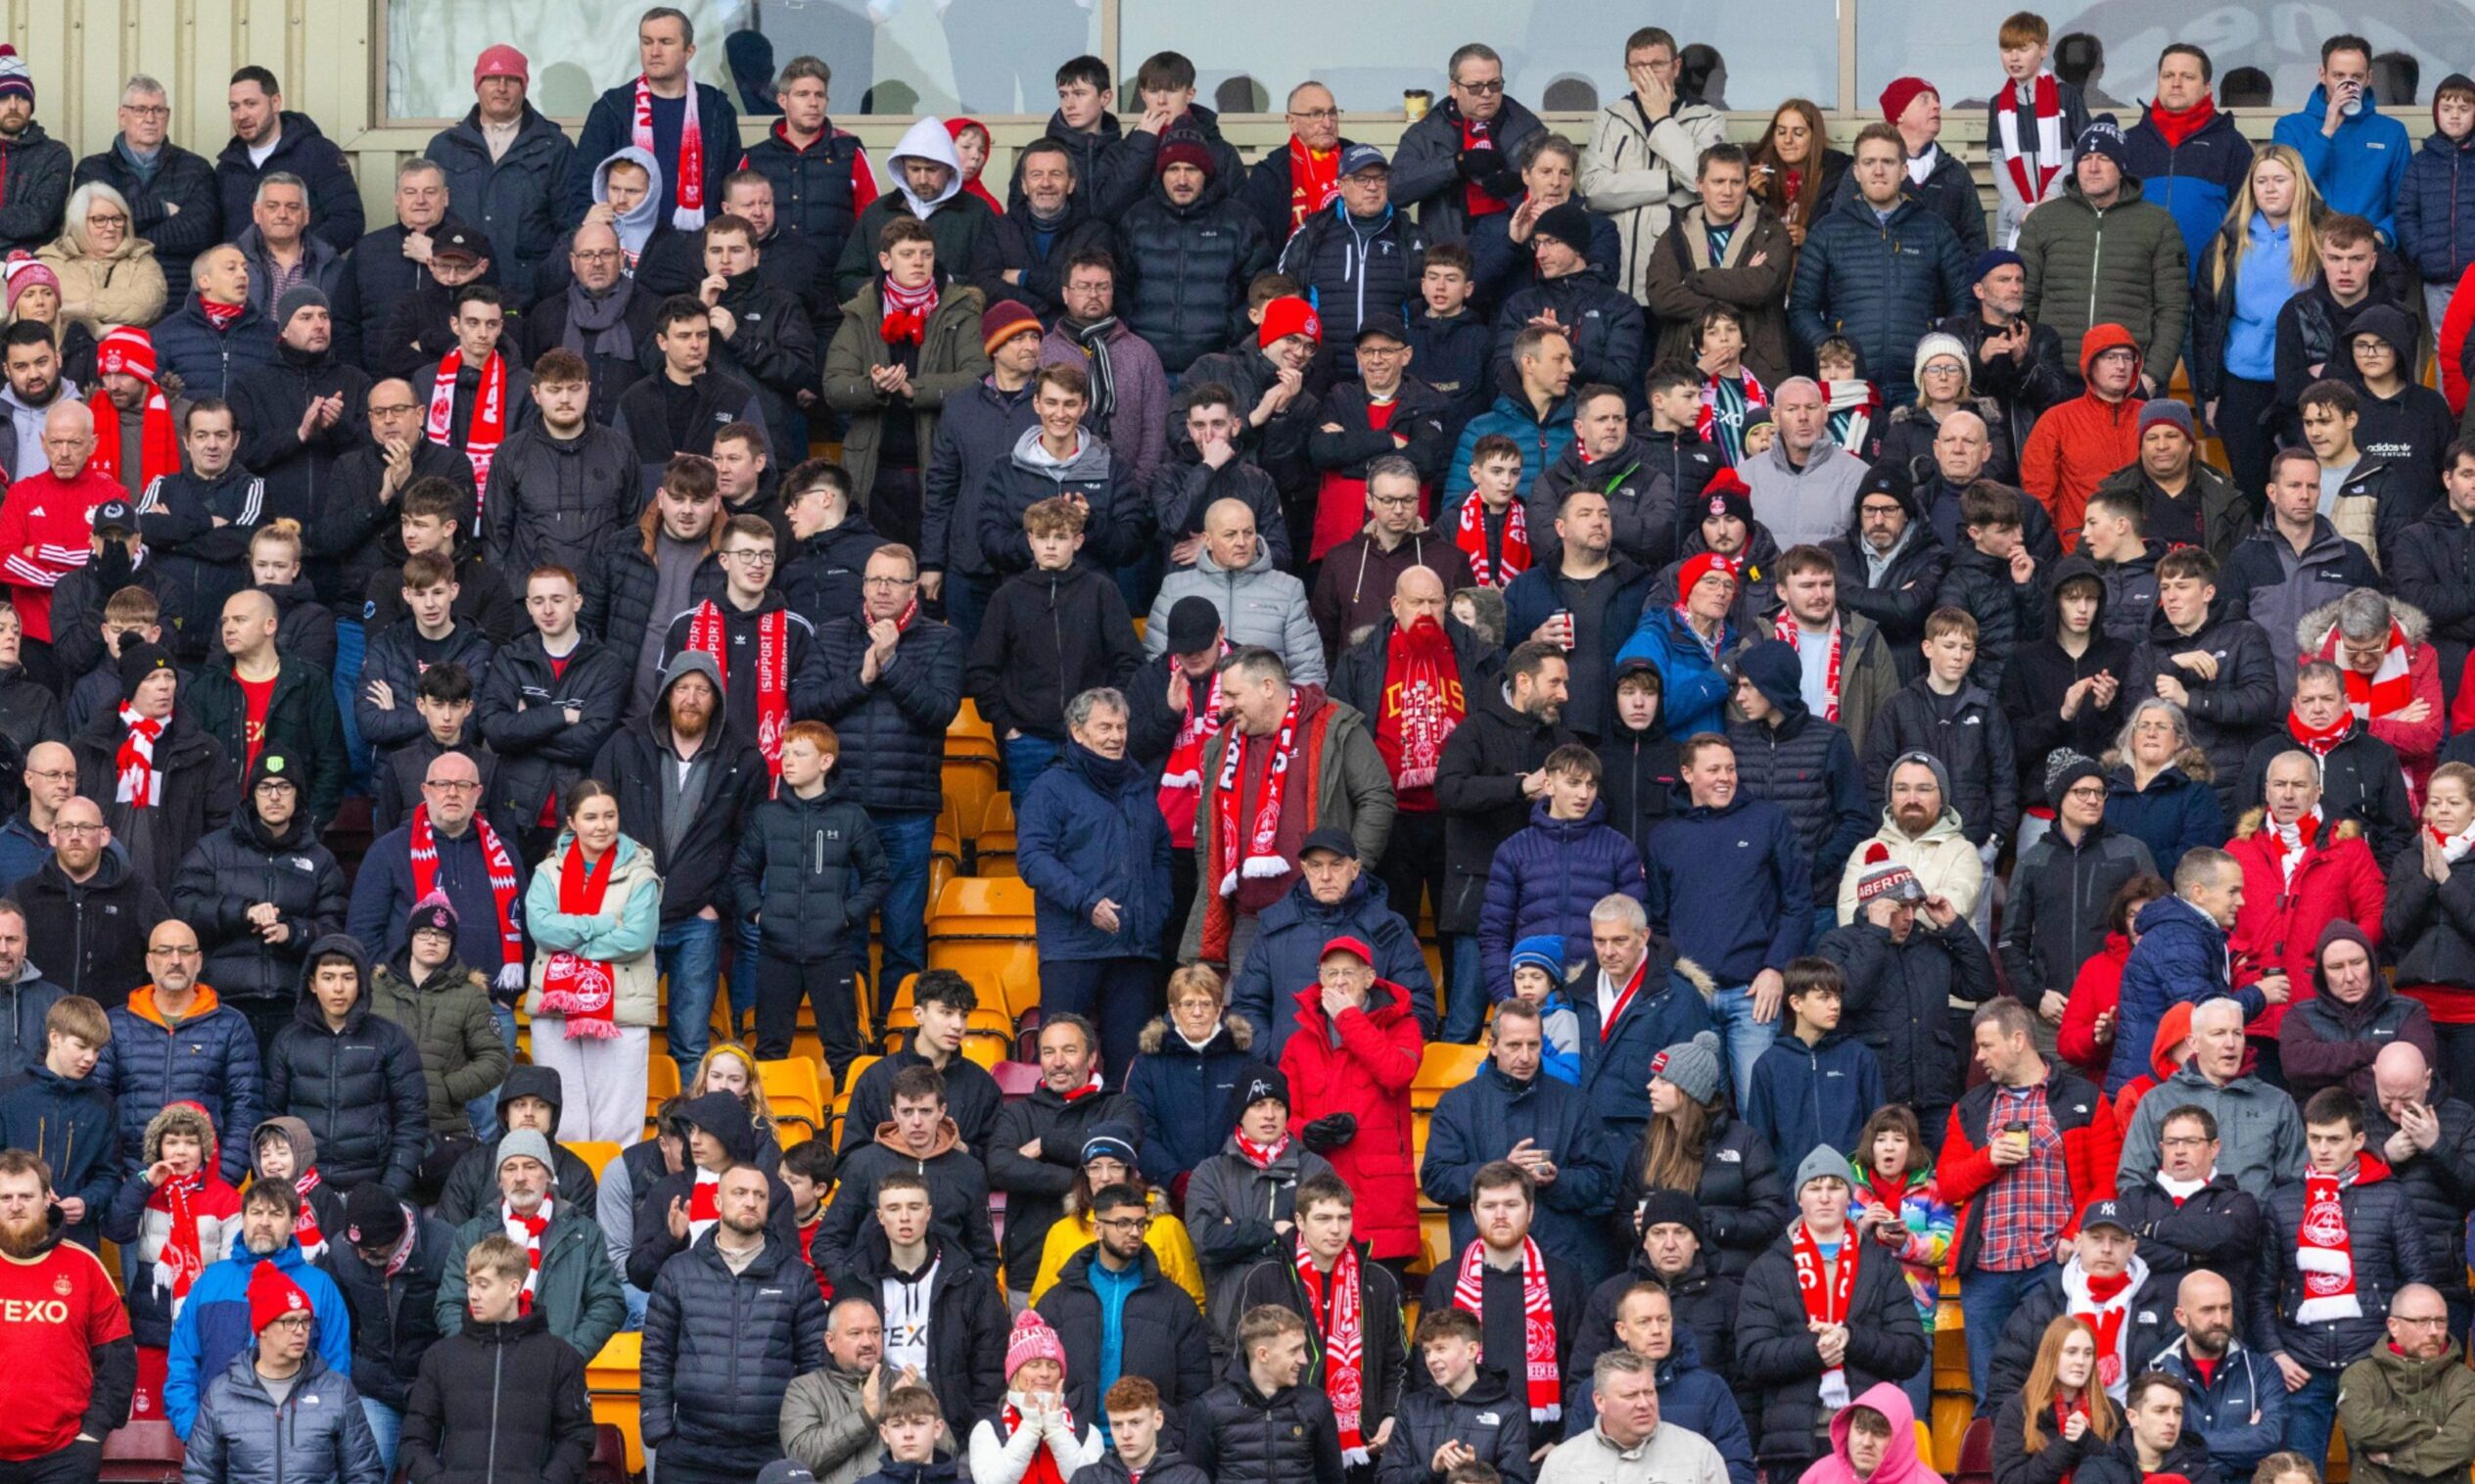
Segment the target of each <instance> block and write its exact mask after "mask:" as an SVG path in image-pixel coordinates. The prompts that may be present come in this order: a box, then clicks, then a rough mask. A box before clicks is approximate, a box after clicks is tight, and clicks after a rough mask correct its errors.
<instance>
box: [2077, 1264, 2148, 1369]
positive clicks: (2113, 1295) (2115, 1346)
mask: <svg viewBox="0 0 2475 1484" xmlns="http://www.w3.org/2000/svg"><path fill="white" fill-rule="evenodd" d="M2147 1282H2148V1264H2146V1263H2144V1262H2142V1261H2140V1259H2139V1257H2138V1255H2137V1254H2134V1255H2133V1256H2132V1258H2131V1266H2130V1267H2129V1268H2128V1269H2126V1270H2125V1271H2124V1272H2122V1273H2118V1274H2116V1275H2114V1276H2112V1277H2110V1278H2109V1277H2093V1276H2091V1275H2088V1274H2086V1273H2084V1272H2082V1271H2080V1267H2079V1263H2078V1260H2077V1259H2075V1260H2074V1261H2073V1262H2072V1263H2071V1264H2070V1265H2069V1266H2067V1267H2065V1268H2064V1269H2063V1312H2064V1313H2065V1314H2069V1315H2074V1316H2076V1317H2078V1318H2079V1319H2083V1320H2086V1321H2087V1322H2088V1327H2089V1328H2091V1329H2093V1330H2095V1331H2096V1332H2097V1379H2098V1381H2099V1382H2100V1383H2102V1384H2103V1385H2104V1386H2105V1388H2106V1395H2108V1396H2110V1397H2112V1398H2114V1399H2115V1400H2116V1401H2118V1402H2120V1401H2122V1400H2123V1399H2124V1397H2125V1395H2126V1394H2127V1393H2128V1391H2129V1389H2130V1384H2131V1363H2130V1349H2129V1340H2130V1334H2129V1329H2128V1326H2126V1325H2125V1323H2124V1320H2125V1319H2126V1318H2128V1317H2129V1315H2130V1313H2131V1301H2132V1299H2134V1298H2136V1297H2138V1295H2139V1291H2140V1289H2141V1287H2142V1285H2144V1284H2146V1283H2147Z"/></svg>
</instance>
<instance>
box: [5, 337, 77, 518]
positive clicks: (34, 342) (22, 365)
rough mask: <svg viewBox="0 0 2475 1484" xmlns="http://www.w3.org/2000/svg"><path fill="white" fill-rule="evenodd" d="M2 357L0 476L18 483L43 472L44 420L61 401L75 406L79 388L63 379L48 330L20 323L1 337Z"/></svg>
mask: <svg viewBox="0 0 2475 1484" xmlns="http://www.w3.org/2000/svg"><path fill="white" fill-rule="evenodd" d="M0 356H5V357H6V364H7V367H8V377H9V385H8V388H7V390H6V391H0V414H5V415H6V417H7V427H8V436H7V437H5V438H0V474H5V475H7V476H8V477H9V478H11V479H22V478H23V477H25V476H26V475H29V474H32V473H33V472H34V471H36V470H37V469H40V468H42V467H43V420H44V418H45V417H46V416H48V415H49V414H50V412H51V410H52V408H53V407H55V406H57V405H58V404H59V403H60V402H61V401H62V400H63V399H64V394H65V395H66V399H68V400H70V401H74V400H75V399H76V397H77V389H76V388H75V387H74V386H72V385H70V383H69V382H68V380H67V379H66V378H64V377H63V376H62V375H61V360H60V348H59V346H58V345H57V344H55V342H54V340H53V335H52V328H51V326H49V325H44V324H38V323H36V322H34V321H32V320H20V321H18V322H17V323H16V324H13V325H11V326H9V328H8V330H7V331H6V332H5V333H0Z"/></svg>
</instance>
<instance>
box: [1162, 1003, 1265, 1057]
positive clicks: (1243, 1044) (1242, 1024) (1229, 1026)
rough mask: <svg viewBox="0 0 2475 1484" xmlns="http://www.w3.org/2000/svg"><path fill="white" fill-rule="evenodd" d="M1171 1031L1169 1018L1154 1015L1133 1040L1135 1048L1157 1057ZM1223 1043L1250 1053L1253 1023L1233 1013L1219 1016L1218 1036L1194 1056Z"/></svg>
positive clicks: (1253, 1034) (1252, 1047) (1253, 1032)
mask: <svg viewBox="0 0 2475 1484" xmlns="http://www.w3.org/2000/svg"><path fill="white" fill-rule="evenodd" d="M1173 1029H1174V1028H1173V1027H1171V1026H1170V1024H1169V1017H1167V1016H1166V1015H1154V1016H1153V1017H1151V1024H1149V1025H1147V1026H1144V1028H1143V1034H1142V1035H1141V1036H1139V1037H1137V1038H1136V1039H1135V1045H1136V1048H1137V1049H1139V1050H1141V1051H1142V1052H1143V1054H1144V1055H1145V1056H1157V1055H1159V1054H1160V1048H1161V1047H1162V1046H1164V1045H1167V1044H1169V1035H1170V1032H1171V1031H1172V1030H1173ZM1224 1041H1226V1042H1227V1043H1229V1044H1230V1045H1231V1046H1232V1047H1233V1048H1235V1049H1237V1050H1239V1051H1250V1050H1252V1049H1254V1044H1255V1028H1254V1023H1253V1022H1252V1021H1250V1020H1248V1019H1246V1017H1244V1016H1243V1015H1239V1014H1237V1013H1235V1012H1232V1013H1229V1014H1225V1015H1223V1016H1221V1018H1220V1032H1219V1034H1218V1035H1216V1036H1214V1037H1213V1038H1212V1039H1211V1040H1210V1041H1208V1042H1205V1043H1203V1047H1202V1049H1201V1050H1200V1051H1197V1052H1195V1053H1194V1054H1196V1055H1205V1054H1208V1053H1210V1052H1211V1051H1213V1050H1215V1049H1217V1048H1218V1047H1219V1045H1220V1043H1222V1042H1224ZM1179 1044H1180V1046H1181V1047H1182V1046H1183V1045H1184V1041H1183V1039H1181V1040H1180V1042H1179Z"/></svg>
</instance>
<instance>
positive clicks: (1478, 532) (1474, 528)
mask: <svg viewBox="0 0 2475 1484" xmlns="http://www.w3.org/2000/svg"><path fill="white" fill-rule="evenodd" d="M1452 543H1453V544H1454V545H1455V546H1458V547H1459V548H1461V550H1462V551H1463V552H1464V553H1466V554H1467V555H1468V556H1469V558H1470V580H1471V581H1473V582H1475V583H1477V584H1478V585H1479V586H1481V587H1510V586H1511V585H1513V580H1514V579H1515V578H1517V577H1519V576H1520V575H1521V574H1522V573H1524V572H1527V571H1529V566H1530V555H1529V519H1528V517H1526V516H1524V515H1523V514H1522V513H1521V502H1520V501H1519V500H1518V499H1516V500H1515V501H1513V503H1512V504H1510V505H1507V506H1506V507H1505V508H1504V561H1503V563H1502V564H1501V565H1500V566H1499V565H1498V564H1497V563H1496V562H1495V561H1494V560H1493V559H1491V558H1490V557H1488V555H1487V502H1486V501H1484V500H1482V499H1480V498H1478V491H1476V490H1475V489H1472V490H1471V491H1470V493H1469V494H1468V495H1467V496H1465V497H1464V498H1463V499H1462V501H1461V520H1460V521H1459V522H1458V523H1457V524H1456V525H1455V526H1454V528H1453V533H1452Z"/></svg>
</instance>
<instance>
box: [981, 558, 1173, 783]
mask: <svg viewBox="0 0 2475 1484" xmlns="http://www.w3.org/2000/svg"><path fill="white" fill-rule="evenodd" d="M1142 663H1143V646H1142V643H1141V641H1139V640H1137V639H1136V637H1135V624H1134V620H1133V618H1132V617H1131V616H1129V615H1128V614H1127V612H1126V600H1125V598H1123V597H1122V596H1120V595H1119V594H1118V591H1117V582H1116V580H1114V579H1112V578H1110V577H1108V576H1106V575H1104V574H1103V573H1101V572H1100V571H1099V570H1098V569H1097V568H1096V567H1092V566H1089V565H1087V564H1085V563H1083V562H1076V563H1074V564H1073V565H1071V566H1069V567H1067V568H1066V569H1065V570H1064V571H1063V572H1038V571H1035V572H1019V573H1016V574H1015V575H1014V576H1012V577H1010V578H1007V579H1006V580H1005V581H1004V583H1003V584H1002V585H1000V586H999V587H998V589H997V592H996V595H995V596H993V597H991V598H990V599H989V604H988V612H987V614H986V615H985V617H983V618H982V620H981V623H980V635H979V637H978V638H977V639H975V640H973V641H972V644H971V656H970V662H969V664H968V665H967V666H966V667H965V669H964V671H963V675H962V682H963V688H964V689H966V690H968V691H969V692H970V693H971V700H972V702H973V703H974V704H975V705H977V706H978V707H979V711H980V715H981V717H982V718H984V719H986V720H987V721H988V724H989V725H990V726H991V727H992V728H994V729H995V730H996V732H997V735H998V736H1000V737H1003V736H1004V735H1005V734H1006V733H1007V732H1009V731H1014V730H1020V731H1021V732H1022V733H1023V734H1024V735H1026V736H1034V737H1047V738H1049V739H1050V740H1051V741H1062V740H1063V739H1064V737H1065V734H1066V731H1065V708H1066V703H1067V702H1069V701H1072V700H1073V699H1074V698H1075V697H1076V696H1078V695H1080V694H1082V693H1083V692H1084V691H1087V690H1090V689H1092V688H1093V687H1095V686H1100V685H1106V686H1112V687H1116V688H1119V689H1123V688H1124V686H1125V684H1126V682H1127V681H1128V680H1129V679H1131V678H1133V676H1134V673H1135V667H1137V666H1138V665H1141V664H1142ZM1014 788H1015V794H1016V796H1017V797H1020V795H1022V794H1023V793H1024V792H1027V791H1028V790H1029V788H1030V783H1029V781H1028V780H1023V779H1017V780H1016V781H1015V785H1014Z"/></svg>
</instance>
